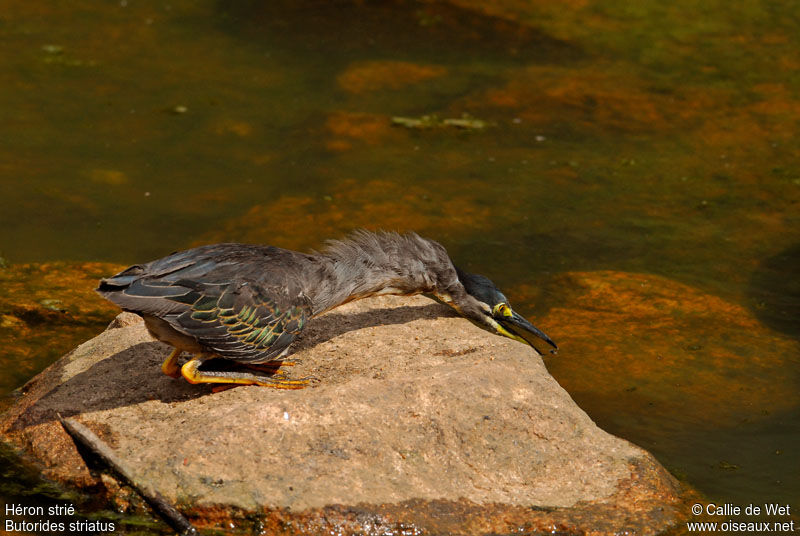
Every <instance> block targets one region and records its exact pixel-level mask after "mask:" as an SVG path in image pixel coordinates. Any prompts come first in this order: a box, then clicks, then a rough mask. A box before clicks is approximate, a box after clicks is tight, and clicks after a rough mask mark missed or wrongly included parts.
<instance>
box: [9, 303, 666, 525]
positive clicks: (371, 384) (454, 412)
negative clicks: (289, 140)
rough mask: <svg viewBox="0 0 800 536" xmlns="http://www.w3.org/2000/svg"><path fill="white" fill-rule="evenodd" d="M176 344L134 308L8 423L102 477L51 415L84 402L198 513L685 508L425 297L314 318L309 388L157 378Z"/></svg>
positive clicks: (19, 438)
mask: <svg viewBox="0 0 800 536" xmlns="http://www.w3.org/2000/svg"><path fill="white" fill-rule="evenodd" d="M167 353H168V347H167V346H165V345H163V344H162V343H159V342H156V341H153V340H152V339H151V338H150V337H149V335H148V334H147V332H146V330H145V329H144V325H143V323H142V322H140V321H139V319H138V317H136V316H135V315H130V314H128V313H124V314H122V315H120V316H119V317H118V318H117V320H116V321H115V322H114V323H112V325H111V326H110V327H109V329H108V330H107V331H105V332H104V333H102V334H101V335H99V336H98V337H96V338H94V339H92V340H90V341H88V342H86V343H84V344H82V345H81V346H79V347H78V348H76V349H75V350H74V351H73V352H71V353H70V354H68V355H66V356H65V357H64V358H62V359H61V360H60V361H58V362H56V363H55V364H53V365H52V366H51V367H50V368H48V369H47V370H46V371H44V372H43V373H42V374H40V375H39V376H37V377H36V378H34V379H33V380H32V381H31V382H29V383H28V384H27V385H26V386H25V388H24V389H23V390H24V392H25V395H24V396H23V397H22V398H21V399H20V400H19V401H18V403H17V404H16V405H14V406H13V407H12V408H10V409H9V411H7V412H6V414H5V415H4V416H3V418H2V422H0V430H2V435H3V436H4V438H5V439H6V440H7V441H10V442H11V443H13V444H15V445H16V446H17V447H19V448H22V449H24V450H25V451H27V453H28V454H30V455H31V456H32V457H33V458H35V459H36V460H38V461H39V462H41V463H42V464H43V465H44V466H45V467H46V469H45V474H46V475H47V476H49V477H51V478H54V479H56V480H58V481H61V482H65V483H68V484H70V485H73V486H77V487H79V488H81V487H83V488H87V487H90V486H98V485H101V486H102V484H99V483H100V482H101V480H99V479H98V478H97V477H96V476H95V475H93V474H92V473H90V472H89V471H88V469H87V468H86V467H85V465H84V463H83V461H82V459H81V458H80V456H79V454H78V453H77V451H76V449H75V447H74V445H73V444H72V442H71V440H70V439H69V437H68V436H67V435H66V434H65V433H64V431H63V430H62V429H61V427H60V425H59V424H58V423H57V421H55V420H54V419H55V418H56V412H59V413H61V414H62V415H63V416H74V417H75V418H77V419H78V420H80V421H81V422H83V423H84V424H86V425H87V426H89V427H90V428H91V429H92V430H93V431H95V433H96V434H98V435H99V436H100V437H101V438H102V439H103V440H104V441H105V442H107V443H108V444H109V445H110V446H111V447H112V448H113V449H114V450H115V451H116V452H117V453H118V455H119V456H120V457H122V458H123V459H124V460H125V461H126V462H128V464H129V465H130V466H133V467H135V468H136V478H138V479H140V480H141V481H143V482H147V483H148V484H149V485H151V486H152V487H154V488H155V489H157V490H158V491H159V492H160V493H161V494H162V495H164V496H165V497H166V498H167V499H168V500H170V501H172V502H174V503H176V504H178V505H179V507H180V509H181V510H182V511H184V512H185V513H186V514H187V515H188V516H189V517H190V518H191V519H192V520H193V521H194V522H195V523H196V524H197V525H198V526H201V527H203V526H216V525H219V524H220V523H223V522H224V523H226V525H225V526H227V527H229V526H230V525H227V524H228V523H230V522H231V521H233V522H234V523H235V524H238V526H239V527H240V528H241V529H242V530H252V529H253V526H254V523H255V524H257V527H261V528H263V529H265V530H266V529H269V531H275V532H282V533H318V532H323V531H325V532H327V531H329V530H337V531H339V532H342V533H352V532H357V531H360V532H366V533H379V532H380V533H400V532H403V531H408V530H414V531H417V532H418V533H419V532H422V533H442V532H447V533H453V534H473V533H489V532H509V531H519V530H523V531H535V530H547V531H552V530H559V531H561V530H563V531H567V532H580V533H584V532H585V533H590V534H612V533H617V532H619V531H625V530H628V531H635V532H636V533H637V534H648V533H657V532H660V531H661V530H664V529H665V528H667V527H669V526H672V525H674V524H675V523H676V521H677V517H678V516H679V511H680V500H679V497H678V494H679V490H678V486H677V484H676V482H675V481H674V479H673V478H672V477H671V476H670V475H669V474H668V473H667V472H666V471H665V470H664V469H663V468H662V467H661V466H660V465H659V464H658V462H656V461H655V460H654V459H653V458H652V456H650V455H649V454H648V453H647V452H645V451H643V450H641V449H639V448H638V447H635V446H633V445H632V444H630V443H628V442H626V441H624V440H621V439H619V438H616V437H614V436H611V435H609V434H607V433H606V432H604V431H602V430H600V429H599V428H597V427H596V426H595V425H594V423H593V422H592V421H591V420H590V419H589V417H588V416H587V415H586V414H585V413H584V412H583V411H582V410H581V409H580V408H578V407H577V406H576V405H575V404H574V402H573V401H572V400H571V398H570V397H569V395H568V394H567V393H566V392H565V391H564V390H563V389H562V388H561V387H560V386H559V385H558V384H557V383H556V382H555V380H553V378H552V377H551V376H550V375H549V374H548V372H547V370H546V369H545V367H544V364H543V362H542V359H541V358H540V356H539V355H537V354H536V352H534V351H533V350H532V349H531V348H529V347H526V346H523V345H521V344H519V343H516V342H514V341H510V340H506V339H503V338H501V337H497V336H492V335H489V334H487V333H486V332H484V331H482V330H480V329H478V328H476V327H474V326H472V325H471V324H470V323H469V322H467V321H465V320H464V319H462V318H459V317H455V316H454V315H453V314H452V313H451V311H450V310H449V309H448V308H447V307H445V306H442V305H439V304H436V303H433V302H431V301H429V300H427V299H425V298H422V297H416V298H397V297H388V296H387V297H381V298H373V299H370V300H363V301H360V302H355V303H351V304H348V305H345V306H343V307H340V308H338V309H336V310H335V311H333V312H330V313H328V314H326V315H324V316H323V317H321V318H319V319H316V320H315V321H314V322H311V323H310V324H309V326H308V328H307V331H306V332H305V333H304V335H303V337H302V339H301V340H300V341H299V342H298V343H297V345H296V348H295V356H296V357H297V358H298V359H300V360H301V361H302V363H298V364H297V365H295V366H293V367H284V368H285V369H286V370H288V372H289V373H290V374H291V375H292V376H304V375H308V374H313V375H314V376H315V377H316V378H318V381H316V382H314V383H313V385H312V386H310V387H308V388H305V389H302V390H298V391H282V390H274V389H268V388H258V387H237V388H234V389H230V390H227V391H222V392H218V393H213V392H212V391H211V389H210V388H209V387H208V386H200V385H190V384H188V383H186V382H185V381H184V380H183V379H179V380H174V379H172V378H169V377H166V376H164V375H163V374H162V373H161V371H160V367H159V365H160V362H161V361H162V360H163V359H164V358H165V356H166V355H167ZM107 481H108V478H107V477H106V478H104V479H103V480H102V482H107ZM111 488H113V486H111ZM111 488H109V489H111ZM109 494H110V495H111V494H113V491H109ZM253 519H256V520H257V521H253Z"/></svg>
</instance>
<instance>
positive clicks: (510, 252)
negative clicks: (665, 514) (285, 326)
mask: <svg viewBox="0 0 800 536" xmlns="http://www.w3.org/2000/svg"><path fill="white" fill-rule="evenodd" d="M7 4H10V5H7V6H6V7H4V9H3V13H2V14H0V40H2V42H3V44H4V46H3V51H2V53H1V54H2V59H3V62H2V64H0V77H2V83H0V103H2V106H0V117H1V118H2V121H0V140H2V143H0V255H1V256H2V257H3V258H5V259H6V260H7V261H8V262H9V263H11V264H12V265H17V264H20V263H27V262H44V261H53V260H74V261H105V262H114V263H121V264H125V263H130V262H135V261H142V260H149V259H152V258H155V257H157V256H161V255H163V254H166V253H169V252H170V251H173V250H175V249H179V248H183V247H188V246H191V245H195V244H198V243H201V242H209V241H222V240H240V241H252V242H268V243H272V244H275V245H280V246H284V247H290V248H298V249H307V248H311V247H318V246H319V245H320V244H321V243H322V241H323V240H324V239H326V238H330V237H337V236H340V235H342V234H344V233H346V232H347V231H348V230H350V229H352V228H354V227H362V226H364V227H369V228H385V229H398V230H402V229H413V230H417V231H418V232H420V233H421V234H423V235H426V236H430V237H432V238H435V239H437V240H439V241H441V242H442V243H444V244H445V245H446V246H447V247H448V250H449V251H450V252H451V255H452V257H453V258H454V259H456V260H457V261H458V262H460V263H461V264H462V265H463V266H464V267H466V268H468V269H471V270H473V271H476V272H480V273H484V274H486V275H488V276H490V277H492V278H493V279H494V280H495V281H496V282H497V283H498V284H499V285H500V286H501V288H503V289H504V291H505V293H506V294H507V295H508V296H509V297H510V299H511V300H512V301H513V302H514V304H515V306H516V308H517V309H519V310H521V311H522V312H523V313H526V314H529V315H530V316H532V317H533V318H536V319H537V323H538V324H540V325H541V326H542V327H543V328H545V330H546V331H547V332H548V333H549V334H550V335H552V336H553V337H554V338H555V339H556V340H557V341H559V342H560V343H561V346H562V351H561V352H560V354H559V356H558V357H552V358H548V359H547V364H548V367H549V368H550V370H551V372H552V373H553V374H554V375H555V376H556V378H557V379H558V380H559V381H560V382H561V383H562V385H564V386H565V388H566V389H567V390H568V391H570V393H571V394H572V395H573V397H574V398H575V399H576V401H578V403H579V404H580V405H581V406H582V407H583V408H584V409H585V410H586V411H587V412H588V413H589V414H590V415H591V416H592V417H593V418H594V419H595V420H596V421H597V422H598V423H599V424H600V425H601V426H603V427H604V428H605V429H607V430H609V431H610V432H612V433H615V434H617V435H620V436H622V437H625V438H628V439H630V440H631V441H633V442H635V443H637V444H639V445H641V446H643V447H645V448H647V449H649V450H651V451H652V452H653V453H654V454H656V456H657V457H658V458H659V459H660V460H661V461H662V463H664V464H665V465H666V466H667V467H668V468H670V469H671V470H672V471H673V472H674V473H675V474H676V475H678V476H679V477H681V478H683V479H685V480H687V481H688V482H689V483H690V484H692V485H693V486H695V487H697V488H699V489H700V490H701V491H703V492H704V493H706V494H708V495H709V496H710V497H713V498H716V499H718V500H728V501H732V502H734V503H737V504H747V503H749V502H763V501H767V500H769V501H783V502H788V503H790V504H793V505H796V508H798V509H800V458H799V457H798V456H797V454H796V451H797V446H798V444H800V416H798V415H799V413H800V412H798V409H800V396H798V394H797V393H798V387H800V342H799V341H798V339H800V277H798V274H799V273H800V225H798V224H799V223H800V217H799V216H798V215H799V214H800V210H798V209H800V165H798V162H799V161H800V160H798V157H800V146H799V145H798V141H797V140H798V128H800V127H799V125H800V53H798V50H800V42H798V41H800V37H798V36H800V20H798V19H797V17H796V15H795V14H796V13H798V12H800V9H799V8H800V6H798V5H797V3H796V2H788V3H787V2H772V1H767V0H746V1H744V2H739V3H736V4H735V5H731V4H729V3H722V2H705V3H703V5H702V6H697V5H696V3H694V2H688V1H678V2H644V3H639V4H636V6H630V5H628V6H625V7H623V6H622V4H620V3H615V2H597V1H592V0H577V1H571V2H567V3H559V4H554V6H553V7H548V6H545V5H538V4H532V3H527V2H517V1H514V0H509V1H508V2H494V3H491V4H490V5H489V6H488V7H487V6H485V5H484V3H482V2H473V1H470V0H461V1H456V2H454V3H453V4H444V3H442V4H439V3H432V4H429V3H415V2H399V1H398V2H311V1H307V2H296V1H295V2H268V3H262V2H253V1H245V0H240V1H232V2H231V1H229V2H218V3H214V2H208V1H206V2H202V1H201V2H188V1H183V0H176V1H172V2H168V3H163V2H158V3H156V2H140V1H137V0H123V1H121V2H89V1H77V2H63V3H48V4H46V5H45V4H41V3H39V4H41V5H37V4H36V3H29V2H20V1H12V2H8V3H7ZM618 4H619V5H618ZM424 116H431V117H433V118H432V119H431V117H429V118H427V119H422V118H423V117H424ZM393 118H404V124H411V125H412V127H413V125H414V124H415V123H414V121H415V120H420V119H422V121H423V124H428V125H432V126H431V128H406V127H404V126H392V122H393V121H392V120H393ZM445 119H466V121H465V123H466V126H468V127H473V128H457V127H454V126H448V125H446V124H444V120H445ZM418 126H419V125H418ZM598 274H599V275H598ZM631 274H634V275H631ZM635 274H649V276H652V277H650V278H649V279H647V280H641V281H640V280H639V279H636V277H637V276H635ZM637 285H638V286H637ZM633 303H635V304H636V306H635V307H634V306H633V305H632V304H633ZM2 312H3V313H4V314H7V313H9V311H2ZM12 313H13V311H12ZM12 316H13V314H12ZM664 319H669V321H666V320H664ZM9 322H12V321H11V320H9ZM93 325H96V326H97V329H100V325H101V322H100V321H99V320H97V321H96V322H95V324H93ZM10 326H11V327H9V326H6V325H4V329H7V330H11V329H13V322H12V324H11V325H10ZM84 327H85V326H84ZM68 329H71V328H70V327H69V326H64V327H63V330H68ZM81 336H82V335H81ZM60 341H62V342H59V341H56V340H53V338H48V339H46V342H45V341H42V340H38V342H36V344H38V345H39V346H35V345H34V346H33V347H32V349H31V348H29V350H30V352H31V353H33V354H36V355H42V352H45V351H46V352H48V355H53V356H55V355H58V353H60V352H62V351H65V350H67V349H69V347H71V345H72V344H73V341H72V340H71V339H69V337H68V336H67V337H65V338H64V339H60ZM40 349H41V351H40ZM23 357H24V356H22V357H21V354H20V353H19V352H18V351H17V350H7V351H6V356H5V357H2V361H3V362H4V363H7V362H9V361H10V362H20V360H21V359H23ZM29 363H30V360H29V359H28V358H25V360H23V363H22V364H21V365H15V366H17V367H18V368H17V369H15V371H16V372H12V374H13V375H14V381H13V382H11V381H9V382H8V383H7V384H4V385H8V388H11V387H12V384H18V381H23V380H24V377H29V376H30V375H32V374H33V373H35V369H38V368H41V367H42V366H44V365H45V364H46V363H44V362H41V361H37V365H36V366H35V367H30V365H29Z"/></svg>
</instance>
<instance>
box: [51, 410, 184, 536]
mask: <svg viewBox="0 0 800 536" xmlns="http://www.w3.org/2000/svg"><path fill="white" fill-rule="evenodd" d="M58 420H59V421H61V426H63V427H64V430H66V431H67V433H68V434H69V435H70V436H71V437H72V439H73V440H74V441H75V442H76V443H78V444H80V445H81V446H84V447H86V448H87V449H89V451H91V453H92V454H94V455H95V456H97V457H98V458H99V459H100V460H102V461H103V462H104V463H105V464H106V465H107V466H108V467H110V468H111V469H112V470H113V471H114V472H115V473H117V475H119V476H120V477H121V478H122V480H123V481H125V482H126V483H127V484H128V485H130V486H131V487H132V488H133V489H135V490H136V491H137V492H139V495H141V496H142V498H143V499H144V500H145V501H147V503H148V504H149V505H150V506H152V507H153V510H155V512H156V513H157V514H158V515H160V516H161V517H162V518H163V519H164V521H166V522H167V524H168V525H169V526H170V527H172V528H173V529H175V530H176V531H177V532H178V533H179V534H181V535H182V536H193V535H196V534H197V529H195V528H194V527H193V526H192V524H191V523H189V520H188V519H186V518H185V517H184V516H183V514H181V513H180V512H179V511H178V510H176V509H175V507H174V506H172V505H171V504H170V503H169V502H167V500H166V499H165V498H164V497H163V496H162V495H161V494H160V493H159V492H157V491H156V490H154V489H153V488H151V487H150V486H148V485H146V484H140V483H138V482H136V480H134V478H133V475H132V473H131V471H130V469H128V467H127V466H126V465H125V462H123V461H122V460H121V459H120V458H119V457H118V456H117V455H116V454H115V453H114V451H113V450H111V448H110V447H109V446H108V445H106V444H105V443H103V441H102V440H101V439H100V438H99V437H97V436H96V435H95V434H94V432H92V431H91V430H89V429H88V428H87V427H86V426H84V425H82V424H81V423H79V422H78V421H76V420H75V419H70V418H66V419H65V418H63V417H62V416H61V415H59V416H58Z"/></svg>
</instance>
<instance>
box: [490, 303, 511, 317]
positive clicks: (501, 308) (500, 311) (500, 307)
mask: <svg viewBox="0 0 800 536" xmlns="http://www.w3.org/2000/svg"><path fill="white" fill-rule="evenodd" d="M512 314H513V313H512V312H511V307H509V306H508V305H507V304H505V303H503V302H500V303H498V304H497V305H495V306H494V307H493V308H492V316H500V315H502V316H509V317H510V316H512Z"/></svg>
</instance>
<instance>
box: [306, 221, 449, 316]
mask: <svg viewBox="0 0 800 536" xmlns="http://www.w3.org/2000/svg"><path fill="white" fill-rule="evenodd" d="M317 259H318V261H319V263H320V270H321V271H320V279H319V284H318V285H316V286H315V288H313V289H308V291H307V295H308V296H309V297H310V298H311V302H312V307H313V312H314V314H315V315H317V314H320V313H322V312H324V311H327V310H329V309H332V308H334V307H337V306H339V305H341V304H343V303H347V302H349V301H353V300H358V299H361V298H367V297H369V296H377V295H382V294H399V295H412V294H419V293H433V294H440V293H441V291H443V290H445V289H447V288H448V287H449V286H452V285H453V284H454V282H457V281H458V276H457V275H456V272H455V268H454V267H453V263H452V261H451V260H450V257H448V255H447V252H446V251H445V249H444V248H443V247H442V246H441V245H440V244H438V243H437V242H433V241H432V240H427V239H424V238H421V237H419V236H417V235H416V234H408V235H397V234H395V233H380V234H374V233H367V232H362V233H357V234H356V235H354V236H353V237H352V238H350V239H348V240H345V241H341V242H334V243H332V244H331V245H330V247H329V248H328V250H326V251H325V253H324V254H322V255H319V256H318V257H317Z"/></svg>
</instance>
